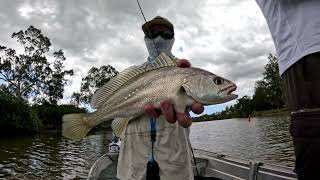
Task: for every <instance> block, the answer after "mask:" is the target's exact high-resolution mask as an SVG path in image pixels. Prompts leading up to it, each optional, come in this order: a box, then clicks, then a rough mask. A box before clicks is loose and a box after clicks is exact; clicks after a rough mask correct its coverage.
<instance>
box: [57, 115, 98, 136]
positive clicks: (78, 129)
mask: <svg viewBox="0 0 320 180" xmlns="http://www.w3.org/2000/svg"><path fill="white" fill-rule="evenodd" d="M62 121H63V123H62V135H63V136H64V137H66V138H70V139H72V140H80V139H82V138H84V137H85V136H86V135H87V134H88V132H89V131H90V130H91V129H92V128H93V127H94V126H93V125H92V124H93V123H92V121H93V119H92V114H86V113H79V114H67V115H64V116H63V117H62Z"/></svg>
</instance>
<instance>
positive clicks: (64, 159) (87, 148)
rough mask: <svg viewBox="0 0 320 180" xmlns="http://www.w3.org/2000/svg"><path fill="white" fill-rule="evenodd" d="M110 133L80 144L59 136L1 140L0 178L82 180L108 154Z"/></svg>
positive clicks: (49, 135) (92, 137) (58, 134)
mask: <svg viewBox="0 0 320 180" xmlns="http://www.w3.org/2000/svg"><path fill="white" fill-rule="evenodd" d="M110 139H111V132H107V133H100V134H99V135H91V136H88V137H87V138H85V139H83V140H81V141H71V140H68V139H65V138H63V137H61V133H49V134H45V135H40V136H35V137H25V138H21V137H20V138H15V139H0V147H1V149H0V178H4V177H9V176H15V177H19V178H23V179H36V178H41V179H73V178H76V177H77V178H79V179H84V178H86V177H87V174H88V172H89V169H90V166H91V165H92V164H93V163H94V161H95V160H96V159H97V158H98V157H100V155H101V154H104V153H106V152H107V147H108V146H107V145H108V144H109V143H110Z"/></svg>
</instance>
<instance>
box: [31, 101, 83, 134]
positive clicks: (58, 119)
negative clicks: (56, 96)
mask: <svg viewBox="0 0 320 180" xmlns="http://www.w3.org/2000/svg"><path fill="white" fill-rule="evenodd" d="M32 108H33V109H34V111H35V112H36V113H37V115H38V117H39V119H40V120H41V122H42V124H43V128H45V129H61V125H62V116H63V115H65V114H72V113H85V112H86V110H85V109H82V108H78V107H75V106H73V105H56V104H50V103H48V102H45V103H43V104H42V105H34V106H33V107H32Z"/></svg>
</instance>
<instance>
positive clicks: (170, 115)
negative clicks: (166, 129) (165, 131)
mask: <svg viewBox="0 0 320 180" xmlns="http://www.w3.org/2000/svg"><path fill="white" fill-rule="evenodd" d="M177 66H178V67H181V68H189V67H191V64H190V62H189V61H188V60H186V59H180V60H178V61H177ZM189 110H191V111H192V112H193V113H195V114H201V113H202V112H203V110H204V107H203V105H202V104H201V103H198V102H195V103H193V104H192V106H191V107H190V108H187V109H186V110H185V112H176V111H175V109H174V106H173V104H172V102H171V101H170V99H166V100H163V101H162V102H161V103H160V108H156V107H154V106H153V105H151V104H148V105H145V107H144V111H145V113H146V114H147V115H148V116H150V117H154V118H158V117H159V116H160V115H161V114H163V116H164V117H165V119H166V120H167V121H168V122H169V123H175V122H176V121H178V123H179V124H180V125H181V126H182V127H184V128H187V127H190V126H191V124H192V120H191V117H190V115H189Z"/></svg>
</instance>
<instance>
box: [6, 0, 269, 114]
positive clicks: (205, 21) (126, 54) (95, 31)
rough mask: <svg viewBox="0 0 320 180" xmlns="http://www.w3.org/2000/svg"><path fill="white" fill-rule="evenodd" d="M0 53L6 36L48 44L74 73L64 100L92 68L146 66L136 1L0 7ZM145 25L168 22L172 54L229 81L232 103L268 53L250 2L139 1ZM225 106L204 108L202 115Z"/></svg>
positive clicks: (33, 1)
mask: <svg viewBox="0 0 320 180" xmlns="http://www.w3.org/2000/svg"><path fill="white" fill-rule="evenodd" d="M0 2H1V6H0V22H1V26H0V45H5V46H8V47H11V48H19V46H18V43H17V42H15V41H14V40H13V39H11V35H12V33H13V32H18V31H19V30H21V29H23V30H25V29H27V28H28V27H29V26H30V25H33V26H35V27H36V28H40V29H41V30H42V32H43V34H44V35H46V36H47V37H49V38H50V40H51V44H52V48H51V53H50V54H52V52H53V51H54V50H59V49H62V50H63V51H64V52H65V56H66V58H67V60H66V62H65V66H66V68H67V69H74V72H75V75H74V76H73V77H72V78H71V82H70V85H69V86H67V87H65V93H64V100H63V101H62V103H66V102H68V101H69V98H70V95H71V94H72V92H74V91H78V90H79V88H80V83H81V78H83V77H84V76H85V75H86V73H87V72H88V70H89V69H90V68H91V67H92V66H96V67H99V66H101V65H107V64H110V65H112V66H113V67H115V68H116V69H117V70H118V71H122V70H123V69H125V68H127V67H129V66H131V65H138V64H141V63H143V62H144V61H146V59H147V56H148V52H147V50H146V47H145V44H144V40H143V38H144V35H143V32H142V30H141V25H142V24H143V23H144V20H143V17H142V15H141V13H140V10H139V8H138V5H137V3H136V1H135V0H100V1H97V0H90V1H89V0H65V1H60V0H59V1H58V0H55V1H53V0H52V1H46V0H29V1H28V0H25V1H18V0H0ZM140 3H141V5H142V8H143V11H144V14H145V16H146V18H147V20H150V19H152V18H154V17H155V16H158V15H160V16H163V17H165V18H167V19H169V20H170V21H171V22H172V24H173V25H174V27H175V44H174V46H173V54H174V55H176V56H177V57H178V58H186V59H189V60H190V62H191V63H192V65H193V66H194V67H200V68H203V69H206V70H209V71H211V72H213V73H215V74H218V75H220V76H222V77H225V78H228V79H230V80H231V81H233V82H235V83H236V84H237V86H238V89H237V91H236V93H237V94H239V97H242V96H243V95H250V96H251V95H252V94H253V90H254V84H255V81H257V80H259V79H261V78H262V72H263V67H264V66H265V64H266V63H267V56H268V53H273V54H274V53H275V49H274V44H273V41H272V39H271V36H270V33H269V30H268V27H267V24H266V21H265V19H264V17H263V15H262V13H261V11H260V9H259V7H258V5H257V4H256V2H255V0H241V1H239V0H215V1H212V0H211V1H210V0H207V1H204V0H201V1H194V0H186V1H172V0H157V1H153V0H140ZM234 103H235V100H234V101H232V102H229V103H227V104H223V105H218V106H210V107H207V108H206V111H205V113H211V112H214V111H219V110H221V109H223V108H224V107H225V106H226V105H229V104H234Z"/></svg>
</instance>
